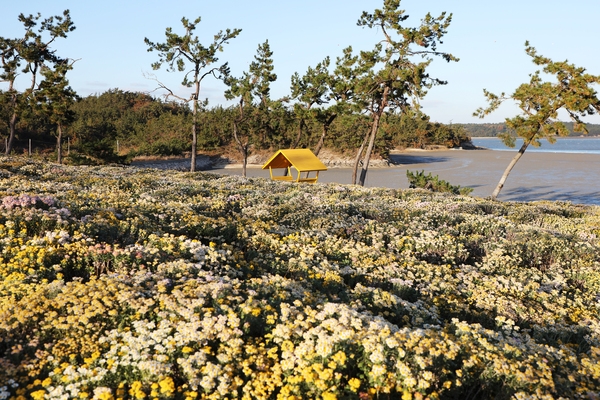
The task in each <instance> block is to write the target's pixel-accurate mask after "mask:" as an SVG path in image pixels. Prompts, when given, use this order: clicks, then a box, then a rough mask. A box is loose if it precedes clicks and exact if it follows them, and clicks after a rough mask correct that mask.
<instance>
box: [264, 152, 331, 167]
mask: <svg viewBox="0 0 600 400" xmlns="http://www.w3.org/2000/svg"><path fill="white" fill-rule="evenodd" d="M288 167H294V168H296V170H298V172H308V171H327V167H326V166H325V164H323V163H322V162H321V160H319V159H318V158H317V156H315V155H314V153H313V152H312V151H310V149H283V150H278V151H277V152H276V153H275V154H274V155H273V156H272V157H271V158H270V159H269V161H267V162H266V163H265V165H263V167H262V168H263V169H267V168H288Z"/></svg>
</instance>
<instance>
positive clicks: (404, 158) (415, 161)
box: [210, 150, 600, 205]
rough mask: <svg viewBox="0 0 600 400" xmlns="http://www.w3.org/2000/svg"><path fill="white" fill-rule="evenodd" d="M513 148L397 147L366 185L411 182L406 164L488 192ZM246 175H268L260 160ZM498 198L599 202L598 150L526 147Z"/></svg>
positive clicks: (343, 171) (339, 171) (344, 174)
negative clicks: (533, 149)
mask: <svg viewBox="0 0 600 400" xmlns="http://www.w3.org/2000/svg"><path fill="white" fill-rule="evenodd" d="M515 154H516V150H515V151H493V150H437V151H418V150H412V151H404V152H394V153H393V154H392V155H391V157H390V158H391V161H392V162H393V163H394V164H395V165H394V166H391V167H388V168H369V171H368V175H367V180H366V186H371V187H389V188H408V180H407V178H406V170H411V171H421V170H425V173H429V172H431V173H432V174H433V175H438V176H439V177H440V178H441V179H444V180H447V181H448V182H450V183H451V184H454V185H461V186H468V187H471V188H473V192H472V194H471V195H472V196H475V197H488V196H490V195H491V193H492V191H493V190H494V188H495V186H496V184H497V183H498V181H499V180H500V177H501V176H502V173H503V172H504V169H505V168H506V166H507V165H508V163H509V162H510V160H511V159H512V157H514V155H515ZM210 172H215V173H220V174H241V168H220V169H212V170H210ZM247 175H248V176H253V177H265V178H268V177H269V172H268V171H265V170H262V169H260V166H253V167H249V168H248V173H247ZM351 177H352V170H351V169H350V168H331V169H329V170H328V171H325V172H322V173H321V174H320V175H319V182H322V183H342V184H349V183H350V180H351ZM498 199H499V200H503V201H535V200H556V201H570V202H572V203H582V204H597V205H600V156H598V155H594V154H574V153H535V152H530V153H527V152H526V153H525V154H524V155H523V157H522V158H521V159H520V160H519V162H518V163H517V165H516V166H515V168H514V169H513V170H512V172H511V174H510V175H509V177H508V180H507V181H506V184H505V186H504V188H503V189H502V192H501V193H500V196H499V197H498Z"/></svg>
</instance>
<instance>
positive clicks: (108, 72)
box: [0, 0, 600, 123]
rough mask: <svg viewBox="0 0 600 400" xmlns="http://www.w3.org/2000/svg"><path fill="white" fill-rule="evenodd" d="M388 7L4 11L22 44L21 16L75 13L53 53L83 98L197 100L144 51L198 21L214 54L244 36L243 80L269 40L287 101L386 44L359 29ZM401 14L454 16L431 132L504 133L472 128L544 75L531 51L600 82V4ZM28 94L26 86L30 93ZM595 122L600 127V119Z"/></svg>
mask: <svg viewBox="0 0 600 400" xmlns="http://www.w3.org/2000/svg"><path fill="white" fill-rule="evenodd" d="M382 4H383V1H382V0H303V1H289V0H284V1H273V0H271V1H267V0H252V1H249V0H229V1H228V0H222V1H207V0H196V1H191V0H181V1H178V0H173V1H169V2H166V1H155V0H144V1H142V0H120V1H115V0H104V1H92V0H90V1H80V0H78V1H74V0H52V1H47V0H29V1H24V2H17V1H5V2H4V4H3V5H2V14H1V16H0V36H3V37H17V36H20V35H21V34H22V32H23V29H22V25H21V24H20V23H19V22H18V19H17V17H18V15H19V13H25V14H30V13H37V12H40V13H41V14H42V16H43V17H47V16H51V15H57V14H61V13H62V11H63V10H64V9H69V10H70V11H71V16H72V19H73V21H74V23H75V25H76V27H77V29H76V30H75V31H74V32H72V33H71V34H70V35H69V37H68V38H67V39H60V40H58V41H57V42H56V43H55V46H54V47H55V48H56V49H57V54H58V55H60V56H62V57H68V58H73V59H79V61H77V63H76V64H75V68H74V70H73V71H71V72H70V76H69V80H70V83H71V86H72V87H73V88H74V89H75V90H76V91H77V92H78V93H79V95H80V96H87V95H89V94H93V93H97V94H100V93H102V92H104V91H106V90H108V89H111V88H119V89H122V90H130V91H151V90H153V89H154V88H155V87H156V84H155V82H154V81H152V80H149V79H147V78H145V77H144V73H155V74H156V77H157V78H158V79H159V80H160V81H162V82H164V83H166V84H167V85H169V86H170V87H172V88H175V89H176V91H177V92H178V93H180V94H182V95H184V96H186V97H188V93H189V92H190V89H186V88H182V87H181V86H180V82H181V80H182V77H183V76H182V74H181V73H169V72H167V71H166V70H164V69H162V70H159V71H156V72H153V71H152V68H151V67H150V65H151V63H152V62H154V61H156V59H157V54H156V53H148V52H147V51H146V49H147V47H146V45H145V44H144V37H148V38H149V39H150V40H152V41H154V42H161V41H164V37H165V36H164V32H165V28H166V27H172V28H173V29H174V31H175V32H177V33H183V31H182V28H181V22H180V21H181V18H182V17H184V16H185V17H187V18H188V19H190V20H193V19H195V18H196V17H198V16H200V17H201V18H202V22H201V23H200V25H199V26H198V29H197V30H196V33H197V35H198V36H199V37H200V39H201V41H203V42H204V43H206V44H208V43H210V41H211V40H212V36H213V35H214V34H215V33H217V32H218V31H219V30H224V29H226V28H241V29H242V33H241V34H240V35H239V36H238V37H237V38H236V39H234V40H233V41H231V42H230V44H229V45H226V46H225V49H224V52H223V53H221V57H220V60H221V61H228V62H229V65H230V67H231V70H232V73H233V75H235V76H239V75H241V73H242V72H243V71H245V70H246V69H247V67H248V64H249V63H250V62H251V61H252V60H253V57H254V54H255V53H256V49H257V46H258V45H259V44H260V43H263V42H264V41H265V40H267V39H268V40H269V43H270V45H271V49H272V50H273V52H274V55H273V58H274V65H275V72H276V73H277V75H278V79H277V81H276V82H275V83H274V84H273V85H272V97H274V98H278V97H282V96H285V95H287V94H288V93H289V87H290V77H291V76H292V74H293V73H294V72H298V73H300V74H301V75H302V74H303V73H304V72H305V71H306V69H307V67H308V66H314V65H315V64H316V63H317V62H319V61H321V60H322V59H323V58H325V57H326V56H330V57H331V58H332V60H335V58H336V57H337V56H339V55H341V52H342V49H343V48H345V47H347V46H349V45H352V46H353V48H354V49H355V50H359V49H370V48H372V46H373V44H374V43H375V42H377V41H378V40H380V36H379V34H380V33H379V32H377V31H376V30H370V29H368V28H361V27H358V26H357V25H356V21H357V20H358V18H359V16H360V15H361V13H362V11H373V10H374V9H376V8H381V7H382ZM401 5H402V8H403V9H404V10H406V12H407V14H408V15H410V18H409V20H408V21H407V24H409V25H410V26H417V25H418V23H419V22H420V20H421V18H422V17H423V16H424V15H425V14H426V13H427V12H431V13H432V15H434V16H437V15H438V14H439V13H441V12H442V11H447V12H448V13H453V21H452V25H451V26H450V28H449V30H448V35H447V36H446V38H445V40H444V44H443V45H441V46H440V47H439V50H442V51H446V52H450V53H452V54H454V55H455V56H457V57H459V58H460V62H458V63H450V64H448V63H446V62H445V61H443V60H441V59H439V60H436V61H434V63H433V64H432V66H431V69H430V73H431V75H432V76H433V77H437V78H440V79H443V80H447V81H448V85H446V86H438V87H434V88H433V89H431V90H430V92H429V94H428V95H427V96H426V97H425V99H424V100H423V101H422V102H421V104H422V106H423V109H424V111H425V112H426V113H427V114H428V115H430V116H431V117H432V119H433V120H434V121H438V122H442V123H451V122H452V123H467V122H497V121H503V120H504V118H506V117H510V116H513V115H515V113H516V112H517V109H516V108H515V107H514V106H509V105H506V106H503V107H502V108H501V109H500V110H498V111H496V112H495V113H494V114H492V115H490V116H489V117H486V118H485V119H484V120H479V119H477V118H474V117H472V113H473V112H474V111H475V110H476V109H477V108H478V107H480V106H484V105H485V104H486V103H485V99H484V97H483V92H482V89H483V88H486V89H488V90H490V91H492V92H494V93H497V94H500V92H503V91H504V92H506V93H512V91H513V90H514V89H515V88H516V87H517V86H518V85H519V84H521V83H523V82H526V81H527V80H528V79H529V74H530V73H532V72H533V71H534V70H535V66H534V65H533V63H531V61H530V60H529V57H527V55H526V54H525V51H524V43H525V41H526V40H529V41H530V42H531V44H532V45H533V46H535V47H536V48H537V50H538V52H539V53H540V54H542V55H545V56H548V57H551V58H552V59H554V60H556V61H559V60H561V61H562V60H565V59H568V60H569V61H570V62H572V63H575V64H576V65H578V66H583V67H585V68H587V70H588V72H589V73H592V74H595V75H600V51H599V50H600V49H599V47H600V46H598V45H597V32H596V30H597V28H596V26H595V25H596V20H597V18H598V15H600V1H599V0H573V1H570V2H565V1H564V0H560V1H559V0H544V1H542V0H518V1H517V0H505V1H488V0H445V1H442V0H435V1H434V0H429V1H428V0H403V1H402V4H401ZM19 84H20V85H21V86H25V85H26V82H25V81H21V82H19ZM0 88H2V89H4V86H1V85H0ZM596 89H597V90H598V91H600V88H596ZM223 91H224V86H223V85H222V84H220V82H218V81H216V80H214V79H207V80H205V82H204V83H203V87H202V92H201V95H200V96H201V98H208V99H209V101H210V105H213V106H214V105H217V104H221V103H222V104H224V103H225V100H224V98H223ZM155 94H158V93H156V92H155ZM587 121H588V122H593V123H600V117H598V116H595V117H592V118H588V119H587Z"/></svg>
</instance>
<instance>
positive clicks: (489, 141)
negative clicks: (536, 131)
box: [471, 137, 600, 154]
mask: <svg viewBox="0 0 600 400" xmlns="http://www.w3.org/2000/svg"><path fill="white" fill-rule="evenodd" d="M471 141H472V142H473V144H474V145H475V146H477V147H484V148H486V149H490V150H499V151H516V150H518V149H519V148H520V147H521V145H522V144H523V139H521V138H518V139H517V140H516V145H515V147H508V146H506V145H505V144H504V143H503V142H502V140H501V139H498V138H473V139H472V140H471ZM540 143H541V146H539V147H535V146H533V145H530V146H529V147H527V151H528V152H533V151H535V152H541V153H586V154H600V138H599V137H566V138H557V139H556V142H555V143H554V144H551V143H550V142H548V140H546V139H542V140H540Z"/></svg>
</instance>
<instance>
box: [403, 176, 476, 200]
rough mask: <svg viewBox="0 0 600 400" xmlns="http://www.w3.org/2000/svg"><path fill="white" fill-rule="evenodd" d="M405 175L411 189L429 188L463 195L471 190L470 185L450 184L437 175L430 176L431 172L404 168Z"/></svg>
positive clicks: (434, 190)
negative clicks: (426, 172) (412, 170)
mask: <svg viewBox="0 0 600 400" xmlns="http://www.w3.org/2000/svg"><path fill="white" fill-rule="evenodd" d="M406 177H407V178H408V183H409V187H410V188H411V189H414V188H422V189H429V190H431V191H432V192H446V193H454V194H462V195H465V196H466V195H468V194H470V193H471V192H472V191H473V189H472V188H470V187H460V186H459V185H456V186H454V185H451V184H450V183H449V182H446V181H444V180H442V179H440V178H439V177H438V176H437V175H436V176H432V175H431V173H429V174H427V175H425V171H421V172H414V173H413V172H410V171H409V170H406Z"/></svg>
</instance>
